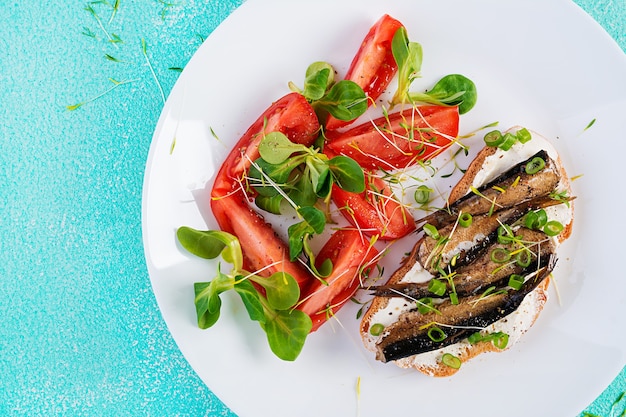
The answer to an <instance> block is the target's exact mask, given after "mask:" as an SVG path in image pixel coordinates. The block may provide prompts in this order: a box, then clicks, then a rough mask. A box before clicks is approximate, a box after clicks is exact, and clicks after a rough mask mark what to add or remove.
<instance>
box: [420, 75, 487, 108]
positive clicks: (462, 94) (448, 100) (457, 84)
mask: <svg viewBox="0 0 626 417" xmlns="http://www.w3.org/2000/svg"><path fill="white" fill-rule="evenodd" d="M409 97H410V98H411V100H412V101H414V102H416V101H421V102H424V103H431V104H437V105H445V106H459V113H460V114H465V113H467V112H468V111H470V110H471V109H472V108H473V107H474V105H475V104H476V100H477V98H478V94H477V92H476V85H475V84H474V82H473V81H472V80H470V79H469V78H467V77H465V76H463V75H460V74H449V75H446V76H445V77H443V78H442V79H440V80H439V81H437V83H436V84H435V85H434V86H433V88H431V89H430V90H429V91H427V92H426V93H410V94H409Z"/></svg>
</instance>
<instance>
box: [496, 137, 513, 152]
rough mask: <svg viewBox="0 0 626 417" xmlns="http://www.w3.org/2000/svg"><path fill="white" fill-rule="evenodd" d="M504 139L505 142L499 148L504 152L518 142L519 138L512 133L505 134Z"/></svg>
mask: <svg viewBox="0 0 626 417" xmlns="http://www.w3.org/2000/svg"><path fill="white" fill-rule="evenodd" d="M503 139H504V141H503V142H502V143H501V144H500V146H499V147H500V149H502V150H503V151H508V150H509V149H511V148H512V147H513V145H515V142H517V138H516V137H515V135H513V134H512V133H505V134H504V138H503Z"/></svg>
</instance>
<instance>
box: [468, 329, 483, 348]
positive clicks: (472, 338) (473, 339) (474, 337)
mask: <svg viewBox="0 0 626 417" xmlns="http://www.w3.org/2000/svg"><path fill="white" fill-rule="evenodd" d="M467 341H468V342H470V344H472V345H475V344H476V343H478V342H482V341H483V335H482V334H480V332H476V333H472V334H471V335H469V337H468V338H467Z"/></svg>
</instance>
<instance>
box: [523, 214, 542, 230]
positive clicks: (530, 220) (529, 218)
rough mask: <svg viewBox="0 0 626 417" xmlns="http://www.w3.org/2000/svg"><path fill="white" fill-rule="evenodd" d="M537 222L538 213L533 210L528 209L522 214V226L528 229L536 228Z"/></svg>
mask: <svg viewBox="0 0 626 417" xmlns="http://www.w3.org/2000/svg"><path fill="white" fill-rule="evenodd" d="M538 224H539V215H537V212H535V211H529V212H528V213H526V215H525V216H524V226H526V228H528V229H536V228H537V225H538Z"/></svg>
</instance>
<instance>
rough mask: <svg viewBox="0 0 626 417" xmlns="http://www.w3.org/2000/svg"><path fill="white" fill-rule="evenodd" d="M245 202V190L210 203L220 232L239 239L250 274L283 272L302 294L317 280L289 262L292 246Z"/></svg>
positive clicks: (245, 267) (299, 266)
mask: <svg viewBox="0 0 626 417" xmlns="http://www.w3.org/2000/svg"><path fill="white" fill-rule="evenodd" d="M246 200H247V198H246V196H245V194H244V192H243V190H242V189H237V190H235V191H234V192H232V193H230V194H228V195H226V196H224V197H222V198H218V199H213V200H211V210H212V211H213V215H214V216H215V219H216V220H217V223H218V224H219V226H220V229H221V230H223V231H225V232H228V233H231V234H233V235H235V236H237V238H238V239H239V243H240V245H241V251H242V252H243V256H244V265H243V267H244V269H245V270H247V271H250V272H256V271H260V270H263V272H262V273H260V274H259V275H262V276H270V275H272V274H273V273H275V272H279V271H284V272H286V273H288V274H291V275H292V276H293V277H294V278H295V280H296V281H297V282H298V286H299V287H300V290H301V291H303V290H304V289H305V288H306V287H307V286H308V285H309V283H310V282H311V281H312V280H313V279H314V278H313V277H312V276H311V274H310V273H309V271H308V270H306V268H304V267H303V266H302V265H301V264H300V263H298V262H290V261H289V246H288V245H286V244H285V243H284V242H283V241H282V239H281V238H280V237H279V236H278V235H277V234H276V233H275V232H274V229H273V228H272V226H271V225H270V224H269V223H266V222H265V220H264V219H263V217H262V216H261V215H260V214H259V213H257V212H256V211H255V210H254V209H252V208H251V207H250V206H249V205H248V204H247V202H246Z"/></svg>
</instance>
